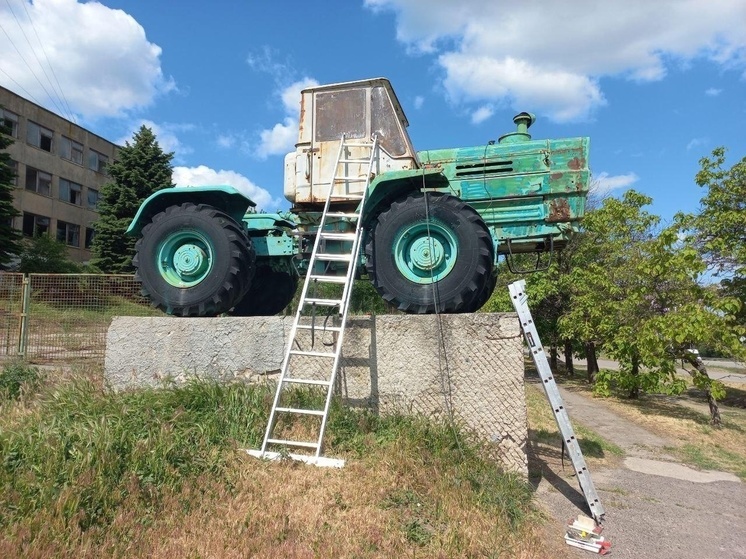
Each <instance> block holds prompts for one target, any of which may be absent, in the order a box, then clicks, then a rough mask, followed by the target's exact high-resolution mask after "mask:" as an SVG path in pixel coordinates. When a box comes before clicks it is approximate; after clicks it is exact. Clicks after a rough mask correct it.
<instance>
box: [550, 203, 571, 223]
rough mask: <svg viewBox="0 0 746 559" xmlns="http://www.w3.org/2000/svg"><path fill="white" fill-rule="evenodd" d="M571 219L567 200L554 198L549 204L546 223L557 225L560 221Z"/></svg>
mask: <svg viewBox="0 0 746 559" xmlns="http://www.w3.org/2000/svg"><path fill="white" fill-rule="evenodd" d="M571 218H572V211H571V210H570V204H569V203H568V201H567V198H555V199H554V200H552V201H551V202H550V203H549V215H548V216H547V221H548V222H550V223H557V222H561V221H570V219H571Z"/></svg>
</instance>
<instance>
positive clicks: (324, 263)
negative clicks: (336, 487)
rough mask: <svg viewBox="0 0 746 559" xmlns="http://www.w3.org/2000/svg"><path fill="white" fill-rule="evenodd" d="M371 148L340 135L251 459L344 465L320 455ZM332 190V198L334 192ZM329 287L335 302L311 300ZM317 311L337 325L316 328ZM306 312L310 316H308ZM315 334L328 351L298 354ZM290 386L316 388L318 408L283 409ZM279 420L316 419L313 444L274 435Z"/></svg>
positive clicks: (369, 144)
mask: <svg viewBox="0 0 746 559" xmlns="http://www.w3.org/2000/svg"><path fill="white" fill-rule="evenodd" d="M377 148H378V141H377V138H376V137H375V136H374V137H373V138H372V139H371V140H350V139H347V138H345V137H344V136H342V139H341V141H340V146H339V153H338V155H337V160H336V163H335V166H334V171H333V174H332V180H331V182H330V184H329V192H328V194H327V198H326V204H325V205H324V211H323V213H322V215H321V221H320V223H319V225H318V231H317V234H316V240H315V241H314V245H313V251H312V252H311V258H310V260H309V264H308V272H307V274H306V280H305V282H304V284H303V290H302V291H301V296H300V301H299V303H298V310H297V312H296V314H295V320H294V322H293V326H292V329H291V331H290V335H289V337H288V343H287V348H286V351H285V357H284V359H283V363H282V369H281V373H280V379H279V381H278V383H277V389H276V392H275V397H274V401H273V403H272V410H271V412H270V415H269V421H268V423H267V430H266V432H265V434H264V441H263V442H262V447H261V449H259V450H249V451H248V452H249V454H251V455H252V456H256V457H259V458H268V459H275V460H276V459H280V458H283V457H289V458H292V459H294V460H299V461H302V462H306V463H309V464H315V465H317V466H330V467H337V468H341V467H342V466H344V460H339V459H335V458H327V457H324V456H322V455H321V453H322V450H323V446H322V443H323V439H324V431H325V429H326V422H327V417H328V415H329V408H330V405H331V401H332V393H333V391H334V382H335V379H336V375H337V370H338V369H339V363H340V357H341V354H342V345H343V342H344V332H345V324H346V322H347V312H348V310H349V306H350V296H351V293H352V285H353V280H354V279H355V269H356V267H357V261H358V252H359V249H360V242H361V239H362V234H363V230H362V216H363V210H364V206H365V200H366V196H367V192H368V186H369V184H370V179H371V176H372V172H373V167H374V163H375V159H376V155H377ZM351 152H354V155H351ZM361 154H363V155H361ZM361 167H362V168H363V169H365V173H364V174H362V173H361V174H359V175H358V176H356V175H355V174H350V173H351V172H352V173H354V170H355V169H360V168H361ZM361 185H362V188H361ZM335 190H336V191H337V193H335ZM351 190H354V192H351ZM340 191H341V192H340ZM332 200H334V202H338V203H345V202H346V203H347V204H346V205H347V206H348V207H352V206H356V209H355V210H354V211H347V212H340V211H332V207H331V202H332ZM331 220H342V221H347V222H348V223H350V224H351V225H353V227H354V232H353V233H349V232H338V231H334V230H332V228H331V227H329V223H330V221H331ZM317 264H318V265H317ZM322 267H323V270H324V271H322V272H321V273H320V270H319V269H320V268H322ZM330 268H331V269H333V270H332V272H336V273H329V270H330ZM334 284H336V285H341V286H342V296H341V298H339V299H337V298H320V297H316V296H315V288H316V287H318V286H322V285H334ZM311 287H313V288H314V289H313V291H312V292H311V293H310V294H309V288H311ZM320 308H324V309H326V310H327V319H328V318H329V315H331V314H333V312H334V310H335V309H336V317H337V318H338V319H339V322H338V324H337V325H332V326H329V325H327V320H324V322H323V324H322V325H318V324H317V323H316V310H318V309H320ZM308 311H310V313H311V316H308ZM309 331H310V332H309ZM316 331H321V333H331V335H332V336H334V341H333V343H332V344H330V345H331V346H332V347H331V348H328V346H327V347H324V348H322V350H317V349H314V348H313V346H311V348H309V349H302V348H301V342H302V341H305V342H307V341H308V340H307V337H308V335H309V334H310V336H311V342H312V344H313V343H314V340H315V337H314V334H315V332H316ZM302 333H305V335H302ZM294 362H295V363H296V367H295V368H294V369H292V371H291V364H293V363H294ZM298 364H301V365H302V366H303V369H304V371H309V370H312V369H315V365H316V364H321V365H322V366H321V367H320V368H321V369H322V370H324V365H325V366H326V367H327V368H326V369H325V370H326V371H328V372H327V373H325V374H324V375H323V378H318V377H315V378H311V377H310V376H304V377H296V376H294V374H293V373H294V372H295V371H296V370H297V369H298V368H299V367H298V366H297V365H298ZM293 385H296V386H297V385H305V386H316V387H320V388H322V389H323V392H324V395H325V397H324V405H323V409H316V408H311V407H310V405H308V406H307V407H291V406H289V405H285V404H283V403H282V397H283V395H284V394H287V393H288V388H289V387H291V386H293ZM283 415H284V416H315V417H317V418H318V419H319V420H320V426H319V427H318V436H317V437H315V438H314V439H313V440H291V439H288V438H283V437H281V436H279V435H275V428H276V426H277V420H278V418H280V416H283ZM270 447H272V448H279V449H280V450H279V451H278V450H270V449H269V448H270ZM293 447H295V448H300V449H305V450H306V451H309V452H312V453H313V454H310V453H309V454H299V453H291V452H289V451H288V449H289V448H293Z"/></svg>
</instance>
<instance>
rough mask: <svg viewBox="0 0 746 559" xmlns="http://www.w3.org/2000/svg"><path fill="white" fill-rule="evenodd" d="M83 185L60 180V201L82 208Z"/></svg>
mask: <svg viewBox="0 0 746 559" xmlns="http://www.w3.org/2000/svg"><path fill="white" fill-rule="evenodd" d="M82 192H83V185H80V184H78V183H76V182H72V181H69V180H66V179H60V200H62V201H64V202H70V203H71V204H75V205H77V206H80V205H81V204H82V203H83V194H82Z"/></svg>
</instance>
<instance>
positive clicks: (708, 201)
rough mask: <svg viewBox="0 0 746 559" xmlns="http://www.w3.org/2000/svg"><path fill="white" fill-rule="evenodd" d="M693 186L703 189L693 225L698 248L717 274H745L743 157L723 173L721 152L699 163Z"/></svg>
mask: <svg viewBox="0 0 746 559" xmlns="http://www.w3.org/2000/svg"><path fill="white" fill-rule="evenodd" d="M699 163H700V165H701V167H702V168H701V169H700V171H699V172H698V173H697V176H696V182H697V184H698V185H699V186H700V187H702V188H707V194H706V195H705V196H704V198H702V200H701V204H702V209H701V211H700V213H699V214H698V215H697V216H695V218H694V221H693V224H694V227H695V229H696V231H697V241H698V243H699V248H700V249H701V250H702V252H703V254H705V256H706V257H707V258H708V263H710V264H712V265H714V266H715V267H716V268H717V269H718V270H720V271H725V272H730V273H733V274H735V275H741V276H743V275H744V274H745V273H746V157H744V158H743V159H741V161H739V162H738V163H736V164H735V165H734V166H733V167H731V168H730V169H727V170H726V169H724V168H723V165H724V164H725V148H723V147H719V148H717V149H715V150H714V151H713V152H712V158H709V157H703V158H702V159H701V160H700V162H699Z"/></svg>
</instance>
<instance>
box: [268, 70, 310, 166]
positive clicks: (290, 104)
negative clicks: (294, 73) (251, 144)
mask: <svg viewBox="0 0 746 559" xmlns="http://www.w3.org/2000/svg"><path fill="white" fill-rule="evenodd" d="M318 84H319V82H317V81H316V80H314V79H313V78H308V77H305V78H303V79H302V80H299V81H297V82H294V83H292V84H290V85H288V86H287V87H285V88H283V89H280V90H279V91H278V92H277V95H278V96H279V97H280V99H281V100H282V106H283V108H284V109H285V118H284V119H283V121H282V122H278V123H277V124H275V125H274V126H273V127H272V128H266V129H264V130H262V131H261V132H259V137H260V138H261V142H260V144H259V146H258V147H257V148H256V155H257V157H259V158H261V159H266V158H267V157H269V156H270V155H284V154H285V153H287V152H289V151H293V149H295V143H296V141H297V140H298V115H299V114H300V92H301V91H302V90H304V89H306V88H308V87H313V86H315V85H318Z"/></svg>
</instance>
